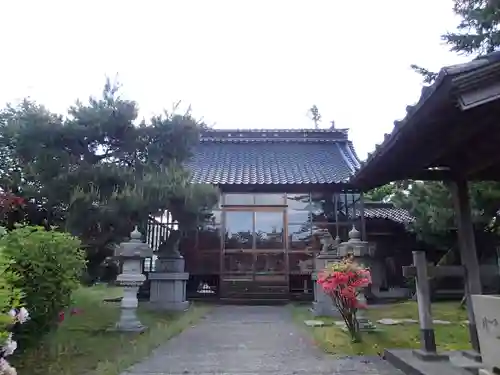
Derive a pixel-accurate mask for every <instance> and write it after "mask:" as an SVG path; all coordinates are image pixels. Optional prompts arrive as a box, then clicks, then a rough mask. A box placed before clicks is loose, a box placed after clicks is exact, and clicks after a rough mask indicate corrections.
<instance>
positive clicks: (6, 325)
mask: <svg viewBox="0 0 500 375" xmlns="http://www.w3.org/2000/svg"><path fill="white" fill-rule="evenodd" d="M11 264H12V261H11V260H10V259H9V258H8V257H6V254H5V252H4V248H2V247H0V346H1V344H3V343H4V342H5V340H6V339H7V337H8V335H9V332H10V325H11V324H12V317H11V316H9V315H8V312H9V311H10V310H11V309H12V308H19V307H20V303H21V298H22V293H21V290H20V289H19V288H15V287H13V285H14V284H15V283H16V282H17V281H18V279H19V278H18V277H17V275H15V274H14V273H13V272H12V270H11V267H10V266H11Z"/></svg>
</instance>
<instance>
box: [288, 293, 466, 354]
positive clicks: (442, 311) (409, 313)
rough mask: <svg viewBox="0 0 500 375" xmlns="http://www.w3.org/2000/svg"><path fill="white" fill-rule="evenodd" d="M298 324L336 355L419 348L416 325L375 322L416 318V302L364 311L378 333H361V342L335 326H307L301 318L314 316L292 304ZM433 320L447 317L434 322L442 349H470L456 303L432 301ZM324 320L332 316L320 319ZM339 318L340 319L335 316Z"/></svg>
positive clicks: (458, 306) (437, 341)
mask: <svg viewBox="0 0 500 375" xmlns="http://www.w3.org/2000/svg"><path fill="white" fill-rule="evenodd" d="M291 308H292V311H293V315H294V318H295V320H296V321H297V324H300V325H302V326H303V327H304V329H307V330H308V331H309V333H310V334H311V336H312V337H313V339H314V341H315V343H316V344H317V345H318V346H320V347H321V348H322V349H323V350H324V351H326V352H327V353H331V354H337V355H362V354H364V355H376V354H378V353H381V352H383V350H384V349H388V348H391V349H395V348H419V347H420V331H419V325H418V323H417V324H406V325H393V326H388V325H382V324H377V323H376V321H377V320H380V319H382V318H392V319H397V318H401V319H418V311H417V304H416V302H413V301H412V302H402V303H396V304H390V305H387V306H383V307H376V308H372V309H369V310H366V311H365V313H366V316H368V317H369V318H370V320H371V321H372V322H373V323H375V324H376V326H377V328H379V329H381V330H382V331H381V332H373V333H365V334H363V342H362V343H351V340H350V336H349V334H348V333H346V332H344V331H342V329H341V328H339V327H336V326H326V327H307V326H306V325H305V324H304V320H307V319H314V318H313V317H312V315H311V314H310V312H309V310H308V307H306V306H298V305H297V306H292V307H291ZM432 314H433V318H434V319H439V320H447V321H450V322H452V324H450V325H434V329H435V333H436V344H437V345H438V349H441V350H461V349H470V348H471V346H470V344H469V334H468V328H467V326H466V325H465V324H463V323H462V322H463V321H464V320H466V319H467V313H466V311H465V310H464V309H462V308H460V304H459V303H455V302H441V303H433V304H432ZM321 320H323V321H325V322H332V321H333V320H332V319H329V318H321ZM336 320H342V318H339V319H336Z"/></svg>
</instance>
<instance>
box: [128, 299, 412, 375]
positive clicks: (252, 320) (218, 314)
mask: <svg viewBox="0 0 500 375" xmlns="http://www.w3.org/2000/svg"><path fill="white" fill-rule="evenodd" d="M303 329H304V328H303V327H299V326H297V325H295V323H294V322H293V321H292V317H291V314H290V311H289V309H287V308H286V307H283V306H218V307H215V308H214V310H213V311H212V312H211V313H210V314H209V315H207V316H206V317H205V318H204V319H202V320H201V321H200V322H199V323H198V324H197V325H196V326H193V327H191V328H189V329H187V330H186V331H184V332H182V333H181V334H180V335H179V336H177V337H174V338H172V339H171V340H170V341H168V342H167V343H165V344H164V345H163V346H161V347H160V348H158V349H157V350H156V351H154V352H153V354H152V355H151V356H150V357H149V358H147V359H145V360H144V361H142V362H141V363H138V364H137V365H135V366H133V367H132V368H130V369H129V370H128V371H126V372H124V373H122V375H139V374H140V375H146V374H148V375H153V374H154V375H166V374H169V375H180V374H191V375H201V374H205V375H208V374H211V375H215V374H227V375H229V374H231V375H243V374H245V375H258V374H263V375H264V374H265V375H271V374H272V375H292V374H294V375H305V374H314V375H323V374H325V375H326V374H328V375H341V374H345V375H402V373H401V372H400V371H399V370H396V369H395V368H394V367H392V366H391V365H390V364H388V363H387V362H385V361H384V360H382V359H381V358H379V357H342V358H340V357H339V358H337V357H333V356H329V355H326V354H324V353H323V352H322V351H321V350H320V349H318V348H316V347H315V346H314V345H313V343H312V341H311V339H310V338H309V337H307V336H306V335H305V332H304V331H303Z"/></svg>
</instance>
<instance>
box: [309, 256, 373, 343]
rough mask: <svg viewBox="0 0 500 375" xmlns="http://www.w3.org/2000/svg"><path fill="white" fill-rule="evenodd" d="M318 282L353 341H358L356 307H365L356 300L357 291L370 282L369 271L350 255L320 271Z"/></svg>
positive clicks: (359, 338)
mask: <svg viewBox="0 0 500 375" xmlns="http://www.w3.org/2000/svg"><path fill="white" fill-rule="evenodd" d="M317 282H318V284H319V285H321V288H322V289H323V291H324V292H325V294H326V295H328V296H329V297H330V298H331V299H332V301H333V303H334V305H335V307H336V308H337V309H338V311H339V313H340V315H342V318H343V319H344V322H345V324H346V326H347V329H348V331H349V333H350V335H351V338H352V339H353V341H356V342H357V341H360V340H361V336H360V334H359V323H358V320H357V318H356V313H357V311H358V309H361V308H365V307H366V306H364V305H362V304H361V303H360V302H359V300H358V295H359V292H360V291H361V290H362V289H363V288H365V287H367V286H368V285H369V284H371V274H370V271H369V270H368V269H366V268H364V267H362V266H361V265H359V264H358V263H356V262H355V261H354V257H353V256H352V255H349V256H347V257H346V258H344V259H343V260H342V261H340V262H337V263H333V264H331V265H329V266H328V267H327V268H325V269H324V270H323V271H321V272H320V274H319V275H318V280H317Z"/></svg>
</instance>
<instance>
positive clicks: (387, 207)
mask: <svg viewBox="0 0 500 375" xmlns="http://www.w3.org/2000/svg"><path fill="white" fill-rule="evenodd" d="M364 213H365V217H366V218H367V219H387V220H391V221H394V222H396V223H400V224H408V223H411V222H413V221H414V220H415V218H414V217H413V216H412V215H411V214H410V213H409V212H408V211H407V210H405V209H404V208H397V207H394V205H393V204H392V203H378V202H377V203H372V202H365V207H364Z"/></svg>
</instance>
